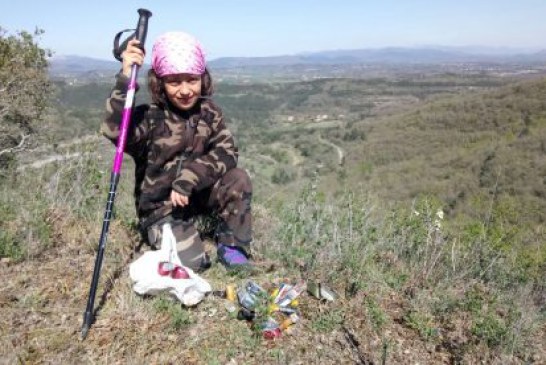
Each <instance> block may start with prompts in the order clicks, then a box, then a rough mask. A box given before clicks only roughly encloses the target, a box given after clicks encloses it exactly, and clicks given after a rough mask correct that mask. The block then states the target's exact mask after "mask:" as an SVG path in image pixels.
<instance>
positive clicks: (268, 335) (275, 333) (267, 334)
mask: <svg viewBox="0 0 546 365" xmlns="http://www.w3.org/2000/svg"><path fill="white" fill-rule="evenodd" d="M281 334H282V332H281V329H280V328H279V327H277V328H273V329H269V330H263V336H264V338H265V339H267V340H274V339H275V338H277V337H281Z"/></svg>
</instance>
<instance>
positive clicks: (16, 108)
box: [0, 27, 51, 169]
mask: <svg viewBox="0 0 546 365" xmlns="http://www.w3.org/2000/svg"><path fill="white" fill-rule="evenodd" d="M41 34H43V31H42V30H40V29H36V30H35V31H34V33H32V34H31V33H29V32H26V31H20V32H17V34H15V35H9V34H8V33H7V31H6V30H5V29H3V28H2V27H0V169H2V168H5V167H6V166H7V165H8V164H9V162H10V161H12V160H13V159H14V156H15V153H17V152H18V151H21V150H23V149H25V148H26V146H27V145H28V139H29V137H30V136H31V135H32V133H33V132H34V129H35V126H36V125H37V123H38V122H39V121H40V119H41V118H42V116H43V112H44V110H45V107H46V103H47V100H48V97H49V93H50V87H51V86H50V83H49V79H48V75H47V67H48V63H47V57H49V56H50V51H49V50H46V49H42V48H40V47H39V46H38V44H37V42H36V38H37V37H38V36H40V35H41Z"/></svg>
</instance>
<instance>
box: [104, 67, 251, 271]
mask: <svg viewBox="0 0 546 365" xmlns="http://www.w3.org/2000/svg"><path fill="white" fill-rule="evenodd" d="M127 82H128V78H127V77H126V76H124V75H123V74H121V73H120V74H118V75H117V76H116V84H115V86H114V88H113V90H112V93H111V95H110V97H109V98H108V99H107V101H106V109H107V115H106V118H105V120H104V121H103V123H102V126H101V131H102V133H103V134H104V135H105V136H106V137H107V138H108V139H110V140H111V141H112V142H114V143H116V141H117V137H118V135H119V125H120V123H121V117H122V112H123V107H124V104H125V99H126V89H127ZM125 151H126V152H127V153H128V154H129V155H131V157H132V158H133V159H134V161H135V190H134V196H135V205H136V209H137V214H138V217H139V220H140V227H141V228H142V229H143V230H144V231H145V232H146V233H147V239H148V242H149V243H150V244H151V245H152V246H158V245H159V243H160V242H161V230H160V224H161V223H163V222H164V221H166V220H169V221H171V222H174V224H173V231H174V234H175V236H176V237H177V241H178V248H179V255H180V258H181V260H182V262H183V263H184V264H185V265H187V266H190V267H192V268H198V266H199V263H200V261H201V260H202V259H203V257H204V255H203V252H204V250H203V244H202V242H201V240H200V238H199V234H198V233H197V231H196V229H195V228H194V226H193V223H192V218H193V217H194V216H196V215H198V214H207V213H216V214H217V215H218V217H219V218H220V223H219V225H218V227H217V229H216V238H217V240H218V241H219V242H222V243H225V244H230V245H238V246H241V247H245V246H248V245H249V244H250V242H251V240H252V237H251V219H252V218H251V212H250V202H251V197H252V185H251V182H250V178H249V176H248V174H247V173H246V171H244V170H242V169H239V168H237V167H236V166H237V157H238V153H237V148H236V147H235V144H234V140H233V136H232V134H231V132H230V131H229V130H228V129H227V127H226V125H225V122H224V119H223V116H222V111H221V110H220V108H219V107H218V106H216V105H215V104H214V103H213V102H212V100H210V99H201V100H200V101H199V102H198V103H197V104H196V105H195V106H194V107H193V108H192V109H191V110H189V111H174V110H173V109H171V108H165V109H162V108H160V107H159V106H157V105H155V104H149V105H148V104H143V105H138V106H136V107H135V108H134V109H133V112H132V115H131V127H130V130H129V133H128V137H127V144H126V149H125ZM173 189H174V190H175V191H177V192H178V193H180V194H183V195H186V196H188V197H189V202H190V203H189V205H188V206H186V207H184V208H179V207H177V208H174V209H173V207H172V204H171V203H170V194H171V191H172V190H173Z"/></svg>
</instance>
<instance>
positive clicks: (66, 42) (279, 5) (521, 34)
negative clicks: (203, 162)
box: [0, 0, 546, 60]
mask: <svg viewBox="0 0 546 365" xmlns="http://www.w3.org/2000/svg"><path fill="white" fill-rule="evenodd" d="M141 7H142V8H146V9H149V10H150V11H152V13H153V16H152V18H151V19H150V23H149V33H148V42H147V46H148V48H151V47H150V46H151V44H152V43H153V40H154V39H155V38H156V37H157V36H158V35H159V34H161V33H164V32H166V31H172V30H183V31H187V32H190V33H192V34H194V35H195V36H197V37H198V38H199V39H200V40H201V42H202V43H203V46H204V48H205V51H206V53H207V56H208V58H209V59H210V60H213V59H217V58H223V57H270V56H279V55H297V54H304V53H314V52H323V51H334V50H353V49H381V48H390V47H395V48H427V47H431V45H438V46H434V47H459V48H460V47H466V48H472V47H480V48H488V49H491V50H493V49H508V50H515V51H516V52H517V50H519V51H520V52H536V51H539V50H543V49H546V40H544V37H542V36H541V35H542V34H546V22H544V21H543V19H542V14H545V13H546V2H543V1H539V0H522V1H520V2H517V3H515V2H513V1H511V0H499V1H492V0H473V1H472V0H461V1H458V2H456V3H451V2H449V3H448V2H429V1H426V0H414V1H412V2H411V3H409V2H402V1H396V0H386V1H383V2H380V3H379V2H378V3H376V2H374V3H366V2H361V1H357V0H342V1H338V2H336V3H335V4H334V3H332V2H324V1H312V0H300V1H298V2H290V1H288V0H279V1H277V2H276V3H260V2H255V1H250V0H234V1H233V2H229V3H227V2H223V1H220V0H209V1H208V2H207V3H206V6H203V5H201V4H200V3H196V2H184V1H181V2H177V3H176V4H173V3H172V2H170V1H168V0H155V1H152V0H143V1H136V2H135V1H129V0H120V1H116V2H110V1H106V0H97V1H94V2H84V3H78V4H75V3H74V2H69V1H67V0H59V1H57V2H55V6H51V5H49V4H47V3H46V2H42V1H31V0H22V1H18V2H15V3H13V4H10V6H9V7H5V9H3V11H2V19H1V20H0V26H1V27H2V28H4V29H5V30H7V31H8V32H9V33H14V32H16V31H20V30H26V31H33V30H34V29H35V28H40V29H43V30H44V31H45V33H44V34H43V35H42V36H41V37H40V41H39V43H40V45H41V46H43V47H45V48H48V49H50V50H51V51H53V52H54V53H55V54H56V55H58V56H64V55H76V56H84V57H90V58H95V59H102V60H110V59H112V56H111V50H112V42H113V38H114V35H115V34H116V33H117V32H118V31H120V30H122V29H126V28H134V27H135V25H136V22H137V19H138V14H137V9H138V8H141Z"/></svg>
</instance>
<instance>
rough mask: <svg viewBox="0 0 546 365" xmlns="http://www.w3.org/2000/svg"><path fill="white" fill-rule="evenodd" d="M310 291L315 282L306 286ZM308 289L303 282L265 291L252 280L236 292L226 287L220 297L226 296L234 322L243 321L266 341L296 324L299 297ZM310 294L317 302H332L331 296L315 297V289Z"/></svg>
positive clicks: (283, 284)
mask: <svg viewBox="0 0 546 365" xmlns="http://www.w3.org/2000/svg"><path fill="white" fill-rule="evenodd" d="M309 284H310V287H311V289H314V288H315V284H314V283H309ZM306 289H309V288H308V284H307V283H306V282H305V281H299V282H297V283H295V284H294V285H291V284H288V283H281V284H279V285H275V286H273V287H272V288H271V289H269V290H265V289H264V288H262V287H261V286H260V285H258V284H257V283H255V282H254V281H247V282H246V283H245V284H244V285H243V286H242V287H241V288H239V290H237V289H236V287H235V286H234V285H228V286H227V287H226V290H225V292H222V296H223V297H225V299H226V302H225V307H226V309H227V311H228V312H230V313H235V312H236V311H238V312H237V319H239V320H246V321H248V322H250V323H251V327H252V329H253V330H255V331H256V332H259V333H261V334H262V336H263V337H264V338H266V339H275V338H277V337H280V336H281V335H282V333H283V332H284V331H286V330H288V329H289V328H290V327H291V326H292V325H293V324H295V323H297V322H298V321H299V320H300V318H301V314H300V312H299V309H298V305H299V300H298V297H299V296H300V295H301V294H302V293H303V292H304V291H305V290H306ZM310 294H311V295H313V296H315V297H316V298H317V299H326V300H333V299H334V297H333V293H331V297H330V298H328V297H325V296H323V295H320V293H319V295H318V296H317V295H315V293H314V290H313V291H310Z"/></svg>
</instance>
